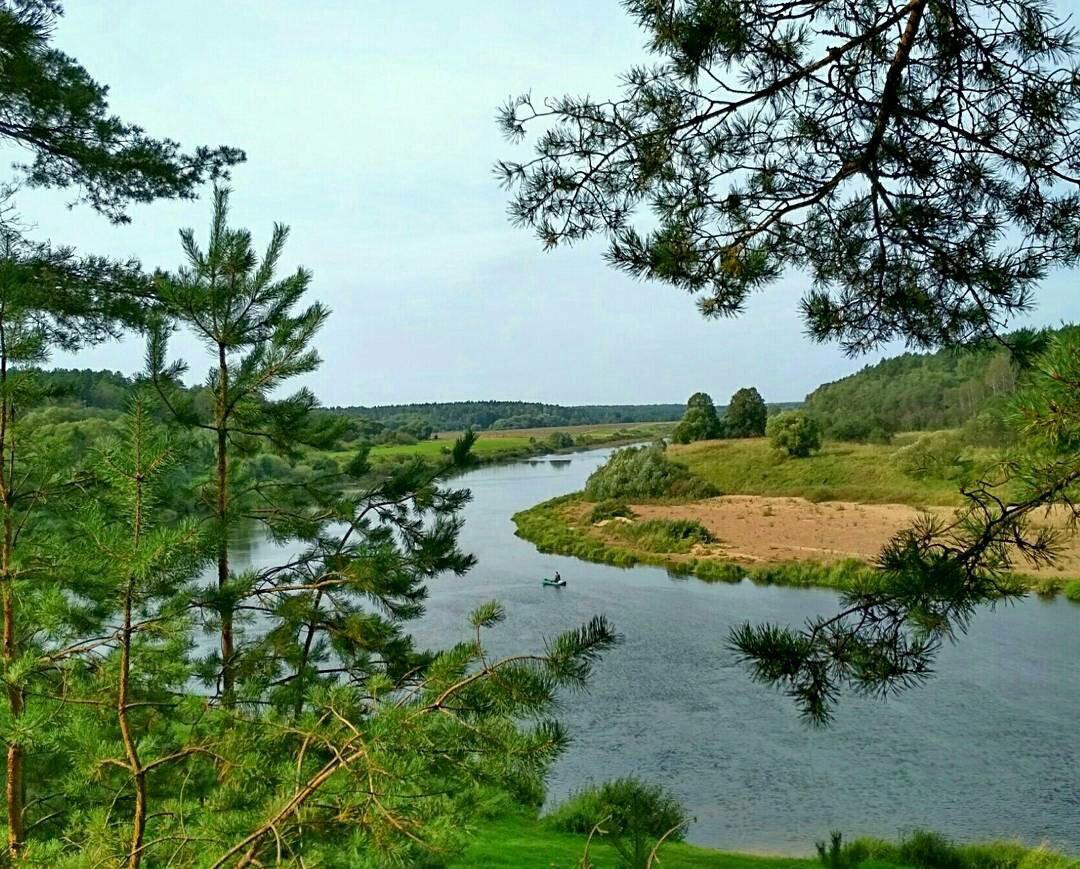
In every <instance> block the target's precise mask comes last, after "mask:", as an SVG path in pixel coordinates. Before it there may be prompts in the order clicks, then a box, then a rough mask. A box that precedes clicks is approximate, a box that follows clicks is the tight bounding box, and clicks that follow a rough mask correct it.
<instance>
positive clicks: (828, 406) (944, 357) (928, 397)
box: [805, 333, 1048, 446]
mask: <svg viewBox="0 0 1080 869" xmlns="http://www.w3.org/2000/svg"><path fill="white" fill-rule="evenodd" d="M1023 337H1024V336H1021V335H1012V336H1008V338H1007V339H1006V340H1010V341H1018V340H1019V339H1021V338H1023ZM1035 337H1037V338H1038V340H1039V341H1041V342H1045V341H1046V340H1048V333H1040V334H1039V335H1038V336H1035ZM995 347H996V348H997V349H994V348H995ZM1022 375H1023V370H1022V369H1021V368H1020V367H1019V366H1018V364H1017V362H1015V361H1014V360H1013V359H1012V358H1011V357H1010V354H1009V351H1008V350H1005V349H1002V348H1001V347H1000V345H978V346H975V347H972V348H966V349H963V350H951V349H950V350H939V351H937V352H936V353H904V354H902V355H900V356H894V357H891V358H889V359H883V360H882V361H881V362H879V363H877V364H876V365H868V366H866V367H865V368H863V369H862V370H861V371H859V372H857V373H855V374H852V375H849V376H848V377H844V378H842V379H841V380H837V381H834V382H833V383H826V384H824V385H822V386H819V387H818V388H817V389H815V390H814V391H813V392H811V393H810V394H809V395H808V396H806V405H805V408H806V410H807V411H808V412H810V413H812V414H814V416H816V417H817V418H818V419H819V420H821V422H822V424H823V426H824V428H825V431H826V434H828V436H829V437H832V438H835V439H837V440H849V441H858V442H860V443H866V442H868V441H871V440H872V437H871V433H872V432H874V431H875V430H880V431H882V432H885V433H887V434H895V433H896V432H899V431H928V430H935V429H945V428H959V427H961V426H965V425H967V424H969V423H971V422H972V421H973V420H974V419H975V418H976V417H978V416H979V415H980V414H982V413H985V412H987V411H988V410H989V409H990V408H993V407H995V406H1000V402H1001V401H1003V400H1006V399H1007V398H1008V397H1009V396H1010V395H1011V394H1012V393H1013V392H1014V390H1015V389H1016V386H1017V384H1018V382H1019V381H1020V379H1021V378H1022ZM981 425H982V426H985V425H986V423H985V422H984V423H982V424H981ZM1004 436H1006V432H1004V431H999V432H998V433H997V438H992V437H990V436H989V431H984V432H983V435H982V438H983V439H982V441H981V442H982V443H984V444H985V445H987V446H999V445H1000V444H1001V443H1002V441H1001V440H1000V439H998V438H1001V437H1004ZM973 442H975V441H973Z"/></svg>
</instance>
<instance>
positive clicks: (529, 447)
mask: <svg viewBox="0 0 1080 869" xmlns="http://www.w3.org/2000/svg"><path fill="white" fill-rule="evenodd" d="M674 425H675V423H666V422H659V423H656V422H653V423H627V424H625V425H617V424H607V425H579V426H568V427H564V428H532V429H507V430H500V431H491V432H482V433H480V434H479V436H478V437H477V439H476V443H475V444H474V445H473V454H474V455H475V456H476V457H477V458H479V459H480V460H481V461H485V462H494V461H501V460H503V459H507V460H509V459H514V458H523V457H525V456H529V455H535V454H537V453H545V452H551V451H554V450H555V449H559V448H560V447H556V446H555V445H554V444H552V443H551V442H550V438H551V437H552V435H554V434H557V433H562V434H567V435H570V436H571V437H572V438H573V439H574V446H573V447H572V448H573V449H586V448H588V447H594V446H603V445H605V444H625V443H633V442H634V441H643V440H654V439H656V438H659V437H663V436H664V435H665V434H667V433H668V432H669V431H670V430H671V428H672V427H673V426H674ZM460 436H461V432H440V433H439V434H438V436H437V437H435V438H434V439H433V440H429V441H420V442H418V443H415V444H379V445H377V446H374V447H372V448H371V453H370V458H371V461H372V462H373V463H375V464H379V463H383V462H394V461H401V460H404V459H409V458H413V457H417V456H418V457H420V458H430V459H434V458H437V457H438V456H440V455H441V454H442V452H443V450H446V449H449V447H450V446H451V445H452V444H453V443H454V440H455V439H456V438H458V437H460ZM561 448H562V449H565V447H561ZM312 454H313V456H314V457H319V458H332V459H337V460H339V461H341V460H345V461H347V460H348V459H350V458H351V457H352V451H351V450H319V451H313V453H312Z"/></svg>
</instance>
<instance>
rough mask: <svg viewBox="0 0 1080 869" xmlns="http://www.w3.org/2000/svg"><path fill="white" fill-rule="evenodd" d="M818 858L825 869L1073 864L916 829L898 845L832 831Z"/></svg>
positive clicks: (1053, 867)
mask: <svg viewBox="0 0 1080 869" xmlns="http://www.w3.org/2000/svg"><path fill="white" fill-rule="evenodd" d="M817 850H818V859H819V862H820V863H821V864H822V865H823V866H825V867H826V869H858V867H866V869H870V867H889V866H896V867H900V866H903V867H911V869H1037V867H1043V866H1045V867H1046V869H1071V867H1072V866H1075V865H1076V861H1075V860H1070V859H1068V858H1067V857H1064V856H1063V855H1061V854H1055V853H1053V852H1052V851H1047V850H1044V849H1041V848H1036V849H1031V848H1026V847H1024V846H1023V845H1021V844H1019V843H1015V842H990V843H987V844H983V845H957V844H955V843H953V842H950V841H949V840H948V839H946V838H945V837H944V836H941V835H940V834H938V833H933V832H928V831H925V830H916V831H914V832H912V833H911V834H910V835H908V836H905V837H904V838H903V839H901V840H900V841H899V842H888V841H885V840H883V839H870V838H862V839H856V840H855V841H853V842H849V843H846V844H845V843H844V842H843V839H842V837H841V835H840V833H836V832H834V833H833V834H832V836H831V839H830V841H829V842H828V843H825V842H818V843H817Z"/></svg>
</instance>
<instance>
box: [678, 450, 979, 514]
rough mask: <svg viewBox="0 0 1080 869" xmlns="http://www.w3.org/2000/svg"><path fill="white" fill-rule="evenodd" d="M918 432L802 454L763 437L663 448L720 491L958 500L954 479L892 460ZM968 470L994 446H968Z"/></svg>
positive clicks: (922, 503)
mask: <svg viewBox="0 0 1080 869" xmlns="http://www.w3.org/2000/svg"><path fill="white" fill-rule="evenodd" d="M917 436H918V435H917V434H913V433H912V434H904V435H899V436H897V437H896V438H894V439H893V441H892V443H891V444H854V443H843V442H839V441H826V442H825V444H824V445H823V446H822V449H821V451H820V452H818V453H815V454H814V455H811V456H809V457H808V458H803V459H788V458H785V457H782V456H779V455H777V453H776V451H775V450H773V449H772V448H771V447H770V445H769V442H768V441H767V440H766V439H765V438H747V439H742V440H724V441H698V442H697V443H692V444H686V445H684V446H680V445H678V444H673V445H672V446H671V447H669V450H668V453H669V455H670V457H671V458H672V459H674V460H675V461H677V462H680V463H681V464H684V465H686V466H687V467H688V468H689V469H690V471H691V472H692V473H694V474H696V475H697V476H699V477H701V478H702V479H703V480H705V481H706V482H708V483H711V484H712V485H713V486H715V487H716V489H717V490H719V491H720V492H721V493H722V494H725V495H767V496H792V497H802V498H806V499H807V500H808V501H855V502H858V503H861V504H907V505H910V506H916V507H927V506H954V505H958V504H960V503H961V502H962V498H961V496H960V493H959V485H958V482H959V481H958V480H957V479H942V478H940V477H933V476H923V477H919V478H915V477H912V476H909V475H908V474H905V473H904V472H903V471H901V470H900V469H899V468H898V467H897V466H896V464H895V463H894V462H893V461H892V457H893V455H894V454H895V453H896V451H897V450H898V449H899V448H901V447H903V446H905V445H907V444H908V443H910V442H912V441H914V439H915V438H916V437H917ZM967 454H968V456H969V457H970V459H971V460H972V465H973V467H972V472H973V473H974V472H975V471H977V470H978V468H979V466H983V467H985V466H986V465H989V464H990V463H991V461H992V459H993V455H994V452H993V450H990V449H986V448H969V449H968V450H967Z"/></svg>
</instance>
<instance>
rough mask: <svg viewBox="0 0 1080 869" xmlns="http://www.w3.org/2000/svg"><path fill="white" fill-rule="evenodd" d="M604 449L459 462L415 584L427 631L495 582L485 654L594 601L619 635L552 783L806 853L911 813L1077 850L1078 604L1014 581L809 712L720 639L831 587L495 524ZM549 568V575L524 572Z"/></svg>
mask: <svg viewBox="0 0 1080 869" xmlns="http://www.w3.org/2000/svg"><path fill="white" fill-rule="evenodd" d="M609 453H610V450H594V451H590V452H585V453H578V454H574V455H571V456H560V457H556V458H554V459H552V460H547V459H544V460H533V461H528V462H520V463H515V464H512V465H500V466H489V467H485V468H481V469H479V470H476V471H474V472H472V473H470V474H468V475H467V476H466V477H463V478H461V479H459V480H458V481H457V484H458V485H461V486H467V487H468V488H469V489H471V490H472V493H473V501H472V503H471V504H470V505H469V506H468V508H467V509H466V511H465V529H464V532H463V535H462V544H463V547H464V548H465V549H466V551H470V552H473V553H474V554H476V556H477V557H478V559H479V563H478V565H477V566H476V567H475V568H474V569H473V570H472V571H471V572H470V573H469V574H467V575H466V576H464V577H462V578H455V577H448V578H444V579H440V580H438V581H436V582H435V583H433V585H432V586H431V597H430V600H429V603H428V611H427V614H426V615H425V616H424V618H423V619H422V620H421V621H420V622H419V623H418V624H417V625H415V627H414V633H415V635H416V636H417V637H418V639H419V641H420V643H421V644H422V645H427V646H430V647H433V648H438V647H443V646H447V645H449V644H451V643H453V642H457V641H459V640H463V639H467V638H468V636H469V633H470V632H469V629H468V628H467V624H466V615H467V614H468V612H469V611H470V610H472V609H473V608H474V607H475V606H476V605H477V604H478V603H481V602H483V601H486V600H490V599H492V598H495V599H498V600H499V601H501V602H502V603H503V604H504V605H505V606H506V609H507V611H508V618H507V621H506V622H505V623H504V624H503V625H501V626H500V627H499V628H497V629H496V630H495V631H493V632H491V641H492V649H493V650H494V651H495V652H496V653H507V652H516V651H535V650H537V649H539V648H541V643H542V641H543V638H544V637H550V636H552V635H554V634H557V633H559V632H560V631H562V630H566V629H568V628H571V627H576V626H577V625H579V624H580V623H582V622H583V621H585V620H586V619H588V618H589V617H590V616H592V615H593V614H595V613H604V614H606V615H607V616H608V617H609V618H610V619H611V621H612V622H613V623H614V624H615V627H616V628H617V629H618V631H619V632H620V633H621V634H623V636H624V637H625V641H624V642H623V644H622V645H620V646H618V647H617V648H616V649H615V650H614V651H612V652H610V653H608V654H607V656H606V657H605V658H604V660H603V661H601V663H600V664H599V665H598V666H597V667H596V671H595V676H594V679H593V681H592V683H591V687H590V689H589V691H588V692H587V693H585V694H581V695H573V696H567V697H565V698H564V699H563V702H562V708H561V710H560V712H559V717H560V719H561V720H562V721H564V722H565V724H566V725H567V726H568V728H569V730H570V733H571V736H572V738H573V743H572V745H571V747H570V748H569V750H568V751H567V752H566V754H565V755H564V756H563V757H562V758H561V759H560V760H559V761H558V763H557V764H556V765H555V767H554V769H553V770H552V773H551V776H550V779H549V795H550V798H551V799H554V800H558V799H560V798H562V797H564V796H565V795H566V794H567V793H568V792H570V791H572V790H573V789H574V788H576V787H579V786H581V785H582V784H585V783H587V782H590V781H600V780H604V779H608V778H614V777H617V776H622V775H630V774H634V775H638V776H641V777H643V778H645V779H648V780H650V781H654V782H658V783H661V784H663V785H665V786H666V787H668V788H670V789H671V790H672V791H673V792H674V793H675V794H676V795H677V796H678V797H679V798H680V799H681V800H682V801H683V803H684V804H685V805H686V806H687V808H688V809H689V811H690V813H691V814H692V815H693V816H694V817H695V819H696V820H695V821H694V823H693V825H692V826H691V827H690V829H689V833H688V836H687V838H688V840H689V841H691V842H694V843H697V844H701V845H708V846H712V847H717V848H722V849H725V850H738V851H757V852H767V853H791V854H806V853H809V852H812V850H813V843H814V841H815V840H817V839H822V838H826V837H827V835H828V833H829V831H830V830H840V831H842V832H843V833H844V835H845V838H848V837H854V836H858V835H876V836H885V837H895V836H897V835H898V834H901V833H904V832H906V831H909V830H911V829H913V828H923V829H933V830H937V831H939V832H942V833H944V834H946V835H948V836H950V837H953V838H955V839H957V840H960V841H978V840H988V839H996V838H1019V839H1022V840H1023V841H1025V842H1028V843H1030V844H1038V843H1040V842H1043V841H1046V842H1049V843H1050V844H1051V845H1052V846H1054V847H1056V848H1058V849H1060V850H1064V851H1066V852H1068V853H1074V854H1075V853H1080V606H1078V605H1076V604H1073V603H1070V602H1068V601H1066V600H1065V599H1064V598H1061V597H1059V598H1057V599H1055V600H1049V601H1048V600H1042V599H1039V598H1034V597H1032V598H1030V599H1027V600H1025V601H1023V602H1021V603H1019V604H1017V605H1013V606H1008V607H1001V608H998V609H996V610H993V611H987V612H985V613H981V614H980V615H979V616H978V617H977V618H976V619H975V621H974V624H973V626H972V629H971V631H970V633H969V634H968V635H967V636H965V637H963V638H962V639H961V640H960V641H959V642H958V643H957V644H955V645H952V646H948V647H946V648H945V649H943V650H942V653H941V655H940V656H939V658H938V662H937V671H938V672H937V674H936V675H935V676H934V677H933V678H932V679H931V681H930V682H929V683H928V684H926V685H925V686H923V687H920V688H916V689H914V690H911V691H908V692H906V693H904V694H902V695H900V696H899V697H896V698H891V699H889V700H888V701H885V702H882V701H880V700H876V699H868V698H860V697H855V696H845V697H844V698H843V699H842V701H841V704H840V706H839V708H838V710H837V715H836V720H835V722H834V723H833V724H832V725H831V726H830V727H829V728H827V729H814V728H810V727H808V726H806V725H804V724H802V723H801V722H800V720H799V717H798V715H797V713H796V710H795V709H794V707H793V705H792V703H791V702H790V701H789V700H788V699H787V698H786V697H784V696H783V695H782V694H780V693H778V692H777V691H775V690H773V689H771V688H768V687H765V686H761V685H755V684H753V683H752V682H751V681H750V680H749V678H748V676H747V670H746V669H745V667H744V666H742V665H740V664H739V663H738V662H737V660H736V659H735V656H734V654H733V653H732V652H731V651H730V650H728V649H727V647H726V639H727V636H728V631H729V629H730V628H731V626H732V625H734V624H737V623H740V622H742V621H746V620H749V621H753V622H757V621H765V620H771V621H779V622H786V623H793V624H799V623H801V622H802V621H803V620H805V619H806V618H807V617H809V616H812V615H815V614H818V613H830V612H832V611H834V610H835V608H836V605H837V598H836V595H835V594H834V593H833V592H830V591H826V590H816V589H812V590H807V589H791V588H780V587H758V586H754V585H752V584H750V583H749V582H744V583H742V584H739V585H720V584H718V585H707V584H705V583H703V582H700V581H698V580H695V579H673V578H671V577H670V576H668V574H667V573H666V571H664V570H660V569H657V568H651V567H634V568H631V569H627V570H623V569H619V568H615V567H610V566H606V565H598V564H589V563H585V562H581V561H578V560H576V559H573V558H565V557H561V556H552V555H542V554H540V553H539V552H537V551H536V550H535V549H534V548H533V546H532V545H531V544H529V543H526V542H525V541H522V540H520V539H518V538H517V537H515V536H514V526H513V523H512V522H511V521H510V516H511V515H512V514H513V513H515V512H517V511H518V510H521V509H524V508H526V507H530V506H532V505H534V504H536V503H538V502H539V501H543V500H546V499H548V498H551V497H554V496H556V495H560V494H564V493H567V492H572V491H576V490H578V489H581V488H582V486H583V485H584V482H585V479H586V477H588V475H589V474H590V473H591V472H592V471H593V470H594V469H595V468H596V467H597V466H598V465H600V464H601V463H602V462H603V461H604V460H605V458H606V456H607V455H608V454H609ZM245 554H246V555H247V556H248V557H249V558H250V559H251V561H253V562H254V563H265V562H266V561H267V560H269V559H270V558H272V557H273V555H274V552H273V547H270V546H269V545H266V546H263V545H261V544H258V543H252V544H251V549H250V550H249V551H248V552H247V553H245ZM555 570H558V571H560V572H561V574H562V575H563V577H564V578H565V579H567V581H568V585H567V587H566V588H562V589H556V588H544V587H542V586H541V584H540V578H541V577H542V576H545V575H550V574H551V573H552V572H553V571H555Z"/></svg>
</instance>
